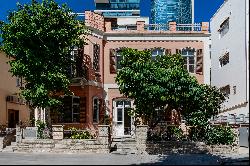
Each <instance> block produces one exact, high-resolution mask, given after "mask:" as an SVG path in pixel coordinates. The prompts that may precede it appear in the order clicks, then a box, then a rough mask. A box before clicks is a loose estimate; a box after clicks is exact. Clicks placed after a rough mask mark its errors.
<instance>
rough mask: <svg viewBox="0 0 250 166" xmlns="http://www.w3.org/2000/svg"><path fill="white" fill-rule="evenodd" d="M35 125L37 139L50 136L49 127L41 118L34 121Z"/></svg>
mask: <svg viewBox="0 0 250 166" xmlns="http://www.w3.org/2000/svg"><path fill="white" fill-rule="evenodd" d="M36 127H37V128H38V131H37V134H38V135H37V137H38V138H39V139H47V138H50V129H49V127H48V126H47V124H46V123H45V122H43V121H41V120H37V121H36Z"/></svg>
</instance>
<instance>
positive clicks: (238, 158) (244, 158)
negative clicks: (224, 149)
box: [220, 147, 249, 165]
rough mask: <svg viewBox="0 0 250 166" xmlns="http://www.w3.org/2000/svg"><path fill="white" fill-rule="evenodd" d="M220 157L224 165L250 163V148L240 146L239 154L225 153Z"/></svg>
mask: <svg viewBox="0 0 250 166" xmlns="http://www.w3.org/2000/svg"><path fill="white" fill-rule="evenodd" d="M220 157H221V159H222V163H223V165H249V148H245V147H240V149H239V153H238V154H223V155H221V156H220Z"/></svg>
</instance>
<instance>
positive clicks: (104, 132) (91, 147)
mask: <svg viewBox="0 0 250 166" xmlns="http://www.w3.org/2000/svg"><path fill="white" fill-rule="evenodd" d="M56 127H57V128H56V129H54V132H62V130H59V129H58V128H60V126H56ZM98 130H99V135H98V137H97V138H96V139H63V137H61V134H59V135H60V136H58V135H55V134H54V135H53V138H54V139H36V138H34V137H26V138H25V137H22V136H21V135H22V134H20V128H18V127H17V141H16V142H17V145H16V148H15V151H17V152H57V153H60V152H64V153H65V152H66V153H91V152H93V153H109V139H108V137H109V126H108V125H99V126H98Z"/></svg>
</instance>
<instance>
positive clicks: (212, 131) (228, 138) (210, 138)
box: [205, 126, 235, 145]
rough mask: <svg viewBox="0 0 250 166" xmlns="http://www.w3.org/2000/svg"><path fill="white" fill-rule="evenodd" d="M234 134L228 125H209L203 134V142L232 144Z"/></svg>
mask: <svg viewBox="0 0 250 166" xmlns="http://www.w3.org/2000/svg"><path fill="white" fill-rule="evenodd" d="M234 140H235V134H234V132H233V130H232V128H231V127H229V126H211V127H209V128H208V129H207V131H206V134H205V143H206V144H208V145H216V144H222V145H232V144H233V142H234Z"/></svg>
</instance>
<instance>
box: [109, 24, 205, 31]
mask: <svg viewBox="0 0 250 166" xmlns="http://www.w3.org/2000/svg"><path fill="white" fill-rule="evenodd" d="M111 30H113V31H123V30H125V31H127V30H129V31H131V30H139V31H191V32H200V31H208V29H203V27H202V24H201V23H195V24H141V25H138V24H127V25H118V26H113V27H111Z"/></svg>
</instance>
